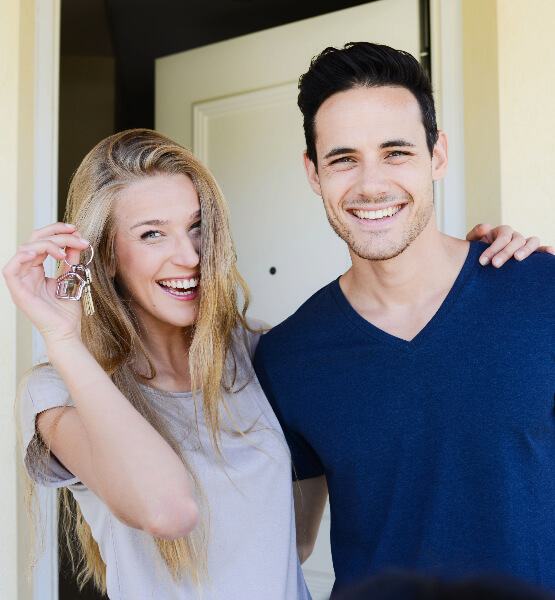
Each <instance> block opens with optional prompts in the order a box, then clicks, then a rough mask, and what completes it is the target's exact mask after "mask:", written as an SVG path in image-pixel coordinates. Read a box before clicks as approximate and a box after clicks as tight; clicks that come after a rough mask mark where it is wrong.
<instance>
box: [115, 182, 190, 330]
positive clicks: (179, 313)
mask: <svg viewBox="0 0 555 600" xmlns="http://www.w3.org/2000/svg"><path fill="white" fill-rule="evenodd" d="M114 212H115V215H114V216H115V219H116V235H115V254H116V256H115V258H116V273H115V280H116V282H117V284H118V287H119V290H120V292H121V294H122V295H123V297H124V298H125V300H127V302H128V303H129V306H130V308H131V310H132V311H133V313H134V314H135V316H136V317H137V318H138V319H139V321H140V322H141V326H142V328H144V329H146V330H148V331H151V332H153V331H154V329H158V330H160V329H164V328H165V327H166V326H167V325H170V326H175V327H187V326H189V325H192V324H193V323H194V322H195V321H196V318H197V312H198V295H199V285H200V258H199V254H200V241H201V227H200V222H201V211H200V201H199V197H198V194H197V191H196V189H195V186H194V185H193V182H192V181H191V179H190V178H189V177H187V176H186V175H169V176H167V175H153V176H151V177H146V178H144V179H141V180H139V181H137V182H135V183H132V184H131V185H129V186H128V187H127V188H125V189H124V191H123V192H122V193H121V194H120V195H119V197H118V199H117V202H116V205H115V209H114ZM153 328H154V329H153Z"/></svg>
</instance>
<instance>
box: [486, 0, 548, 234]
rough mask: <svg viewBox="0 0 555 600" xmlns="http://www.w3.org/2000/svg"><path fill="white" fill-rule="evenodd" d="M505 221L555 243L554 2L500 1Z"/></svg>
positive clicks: (500, 84) (501, 113)
mask: <svg viewBox="0 0 555 600" xmlns="http://www.w3.org/2000/svg"><path fill="white" fill-rule="evenodd" d="M497 21H498V32H499V33H498V45H499V99H500V106H499V109H500V110H499V115H500V119H499V121H500V133H501V137H500V139H501V194H502V198H503V220H504V221H506V222H508V223H511V224H514V225H518V227H519V229H520V230H521V231H522V233H524V234H525V235H532V234H534V235H539V236H540V237H541V238H542V239H543V240H545V242H548V241H549V242H550V243H551V244H555V144H554V138H555V101H554V98H555V36H554V35H553V25H554V24H555V2H553V0H498V2H497Z"/></svg>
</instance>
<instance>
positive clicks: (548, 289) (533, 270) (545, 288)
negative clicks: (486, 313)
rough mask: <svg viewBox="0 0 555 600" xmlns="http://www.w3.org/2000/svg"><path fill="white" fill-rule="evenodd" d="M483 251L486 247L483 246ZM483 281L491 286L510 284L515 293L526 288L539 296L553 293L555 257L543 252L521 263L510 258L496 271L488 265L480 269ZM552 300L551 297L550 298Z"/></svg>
mask: <svg viewBox="0 0 555 600" xmlns="http://www.w3.org/2000/svg"><path fill="white" fill-rule="evenodd" d="M480 245H481V246H484V249H485V248H486V247H487V246H486V245H485V244H481V243H480ZM479 272H480V273H482V275H483V280H484V281H487V282H490V283H492V284H510V285H511V286H512V287H513V289H514V290H515V291H516V290H517V289H518V288H519V287H520V288H527V289H528V290H529V291H534V292H537V293H539V294H540V296H546V295H547V294H550V293H553V292H554V291H555V256H554V255H553V254H547V253H545V252H534V253H532V254H531V255H530V256H529V257H528V258H526V259H525V260H523V261H518V260H515V259H514V258H511V259H510V260H509V261H507V262H506V263H505V264H504V265H503V266H502V267H499V268H498V269H496V268H494V267H492V266H491V265H488V266H487V267H483V268H480V270H479ZM500 291H501V290H500ZM551 298H552V296H551Z"/></svg>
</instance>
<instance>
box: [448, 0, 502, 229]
mask: <svg viewBox="0 0 555 600" xmlns="http://www.w3.org/2000/svg"><path fill="white" fill-rule="evenodd" d="M462 10H463V79H464V129H465V136H464V138H465V154H464V158H465V170H466V180H465V188H466V225H467V229H470V227H472V226H474V225H475V224H476V223H485V222H489V223H492V224H499V223H500V222H501V212H502V211H501V166H500V158H499V84H498V73H497V71H498V60H497V0H463V2H462ZM448 133H449V132H448Z"/></svg>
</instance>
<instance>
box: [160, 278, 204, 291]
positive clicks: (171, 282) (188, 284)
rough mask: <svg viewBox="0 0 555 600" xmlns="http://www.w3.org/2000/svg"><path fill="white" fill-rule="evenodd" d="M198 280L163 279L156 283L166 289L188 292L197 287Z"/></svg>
mask: <svg viewBox="0 0 555 600" xmlns="http://www.w3.org/2000/svg"><path fill="white" fill-rule="evenodd" d="M198 282H199V280H198V279H193V278H191V279H163V280H161V281H159V282H158V283H159V284H160V285H162V286H164V287H166V288H172V289H174V290H178V289H179V290H188V289H190V288H195V287H197V285H198Z"/></svg>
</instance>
